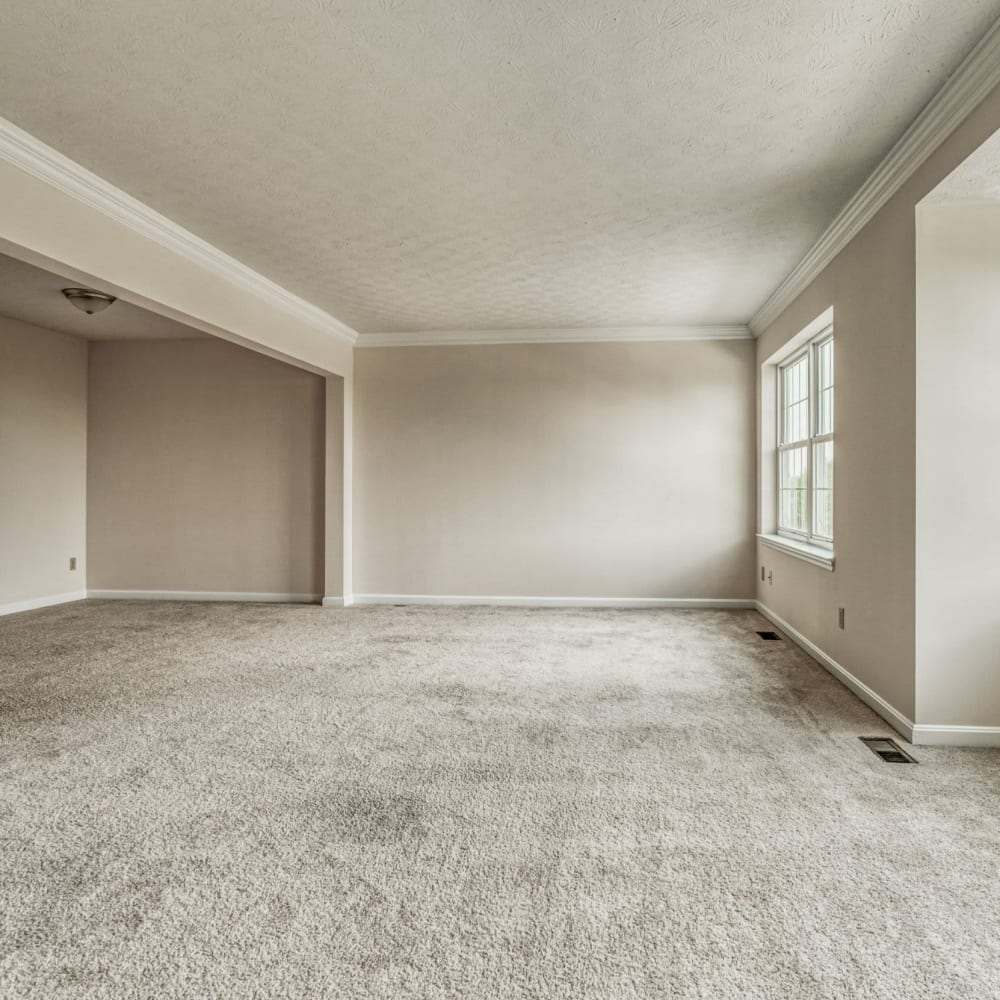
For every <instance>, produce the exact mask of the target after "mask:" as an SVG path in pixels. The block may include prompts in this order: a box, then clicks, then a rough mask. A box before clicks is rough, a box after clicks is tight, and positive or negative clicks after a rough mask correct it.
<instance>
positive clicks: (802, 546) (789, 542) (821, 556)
mask: <svg viewBox="0 0 1000 1000" xmlns="http://www.w3.org/2000/svg"><path fill="white" fill-rule="evenodd" d="M757 537H758V538H759V539H760V541H761V544H763V545H766V546H767V547H768V548H771V549H777V550H778V552H784V553H785V554H786V555H789V556H794V557H795V558H796V559H803V560H804V561H805V562H807V563H812V565H813V566H819V567H820V568H822V569H828V570H830V572H831V573H832V572H833V550H832V549H824V548H821V547H820V546H818V545H807V544H806V543H805V542H798V541H796V540H795V539H794V538H785V537H784V536H783V535H758V536H757Z"/></svg>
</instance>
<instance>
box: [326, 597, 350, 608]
mask: <svg viewBox="0 0 1000 1000" xmlns="http://www.w3.org/2000/svg"><path fill="white" fill-rule="evenodd" d="M344 606H345V604H344V599H343V598H342V597H324V598H323V607H324V608H342V607H344Z"/></svg>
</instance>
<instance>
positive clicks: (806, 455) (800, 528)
mask: <svg viewBox="0 0 1000 1000" xmlns="http://www.w3.org/2000/svg"><path fill="white" fill-rule="evenodd" d="M778 534H779V535H783V536H785V537H786V538H792V539H796V540H797V541H800V542H805V543H807V544H809V545H819V546H822V547H824V548H831V549H832V548H833V329H832V328H827V329H826V330H824V331H823V333H821V334H820V335H819V336H818V337H816V338H815V339H814V340H812V341H810V343H809V344H808V345H807V346H806V347H805V348H804V349H803V350H801V351H799V352H798V353H796V354H794V355H793V356H792V357H790V358H789V359H788V360H787V361H784V362H783V363H782V364H780V365H779V366H778Z"/></svg>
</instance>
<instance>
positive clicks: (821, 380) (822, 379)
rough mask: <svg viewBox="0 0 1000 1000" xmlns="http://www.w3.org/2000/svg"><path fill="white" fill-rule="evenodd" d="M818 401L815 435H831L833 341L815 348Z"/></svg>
mask: <svg viewBox="0 0 1000 1000" xmlns="http://www.w3.org/2000/svg"><path fill="white" fill-rule="evenodd" d="M816 366H817V379H818V386H819V400H818V403H817V406H816V424H817V427H816V433H817V434H832V433H833V341H832V340H828V341H827V342H826V343H825V344H822V345H821V346H819V347H817V348H816Z"/></svg>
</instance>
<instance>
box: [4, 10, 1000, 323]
mask: <svg viewBox="0 0 1000 1000" xmlns="http://www.w3.org/2000/svg"><path fill="white" fill-rule="evenodd" d="M998 15H1000V0H962V2H961V3H943V2H941V0H838V2H837V3H831V2H830V0H770V2H767V0H716V2H713V3H705V2H704V0H683V2H680V0H672V2H671V0H662V2H658V3H654V2H649V3H641V2H635V0H633V2H630V3H628V4H625V3H619V2H613V0H574V2H571V3H554V2H552V0H539V2H536V3H526V2H523V0H508V2H499V0H490V2H487V0H463V2H455V0H244V2H241V3H238V4H237V3H232V2H231V0H171V2H170V3H163V2H161V0H32V2H31V3H11V4H4V5H2V6H0V114H2V115H3V116H5V117H7V118H9V119H11V120H12V121H13V122H15V124H17V125H20V126H21V127H22V128H24V129H27V130H28V131H29V132H31V133H33V134H34V135H36V136H37V137H38V138H40V139H42V140H43V141H45V142H47V143H49V144H50V145H52V146H54V147H55V148H57V149H58V150H60V151H61V152H63V153H65V154H66V155H67V156H70V157H71V158H73V159H75V160H77V161H78V162H80V163H82V164H83V165H84V166H86V167H89V168H90V169H91V170H93V171H95V172H96V173H98V174H99V175H101V176H103V177H104V178H106V179H107V180H109V181H111V182H112V183H114V184H116V185H118V186H119V187H121V188H123V189H124V190H125V191H127V192H129V193H130V194H132V195H135V196H136V197H138V198H140V199H141V200H143V201H145V202H146V203H147V204H149V205H150V206H152V207H153V208H155V209H157V210H158V211H160V212H162V213H163V214H165V215H167V216H168V217H170V218H172V219H174V220H175V221H176V222H178V223H180V224H181V225H183V226H185V227H187V228H188V229H190V230H192V231H193V232H194V233H196V234H198V235H199V236H201V237H203V238H204V239H206V240H208V241H209V242H211V243H214V244H215V245H216V246H218V247H219V248H220V249H222V250H224V251H226V252H227V253H229V254H231V255H232V256H234V257H236V258H238V259H240V260H242V261H243V262H244V263H246V264H249V265H250V266H251V267H253V268H255V269H257V270H259V271H261V272H262V273H264V274H265V275H267V276H268V277H270V278H272V279H273V280H275V281H277V282H278V283H279V284H282V285H284V286H285V287H286V288H288V289H289V290H290V291H293V292H296V293H298V294H299V295H301V296H303V297H304V298H306V299H308V300H310V301H311V302H314V303H315V304H316V305H318V306H321V307H322V308H324V309H326V310H327V311H328V312H330V313H332V314H333V315H335V316H336V317H338V318H339V319H341V320H343V321H344V322H346V323H348V324H350V325H351V326H353V327H355V328H356V329H358V330H361V331H371V330H420V329H428V328H430V329H452V330H454V329H468V328H484V327H488V328H502V327H535V328H537V327H568V326H585V327H593V326H647V325H665V324H692V323H693V324H700V323H713V324H714V323H740V322H745V321H746V320H747V319H748V317H749V316H750V315H751V314H752V313H753V312H754V311H755V310H756V309H757V307H758V306H760V305H761V303H762V302H763V301H764V299H765V298H767V296H768V295H769V294H770V292H772V291H773V289H774V288H775V287H776V286H777V285H778V284H779V282H780V281H781V280H782V279H783V278H784V277H785V276H786V275H787V273H788V272H789V271H790V270H791V269H792V267H793V266H794V265H795V264H796V263H797V262H798V260H799V258H800V257H801V256H802V255H803V253H804V252H805V251H806V250H807V249H808V248H809V246H810V245H811V244H812V243H813V241H814V240H815V239H816V238H817V237H818V236H819V234H820V233H821V231H822V230H823V229H824V228H825V226H826V225H827V223H829V221H830V220H831V219H832V217H833V216H834V215H835V214H836V212H837V211H838V209H839V208H840V207H841V206H842V205H843V203H844V202H845V201H846V200H847V198H848V197H849V196H850V195H851V194H852V193H853V192H854V190H855V189H856V188H857V187H858V186H859V185H860V183H861V182H862V180H863V179H864V178H865V176H866V175H867V174H868V172H869V171H870V170H871V169H872V168H873V167H874V166H875V165H876V163H877V162H878V161H879V160H880V159H881V157H882V156H883V155H884V154H885V153H886V152H887V150H888V149H889V147H890V146H891V145H892V144H893V142H894V141H895V139H896V138H897V137H898V136H899V135H900V134H901V133H902V131H903V130H904V128H905V127H906V126H907V124H908V123H909V122H910V121H911V120H912V119H913V118H914V116H915V115H916V114H917V113H918V112H919V111H920V109H921V108H922V106H923V105H924V104H925V103H926V102H927V101H928V100H929V99H930V98H931V96H933V94H934V93H935V91H936V90H937V89H938V88H939V87H940V86H941V84H942V83H943V82H944V80H945V79H946V77H947V76H948V74H949V73H950V72H951V71H952V70H953V69H954V68H955V67H956V66H957V65H958V63H959V62H960V61H961V59H962V57H963V56H964V55H965V53H966V52H967V51H968V50H969V49H970V48H971V47H972V46H973V45H974V44H975V42H976V41H977V40H978V39H979V38H980V37H981V36H982V34H983V33H984V32H985V30H986V29H987V27H988V26H989V25H990V24H991V23H992V22H993V21H994V20H995V18H996V17H997V16H998Z"/></svg>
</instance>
